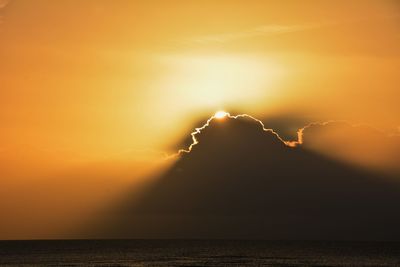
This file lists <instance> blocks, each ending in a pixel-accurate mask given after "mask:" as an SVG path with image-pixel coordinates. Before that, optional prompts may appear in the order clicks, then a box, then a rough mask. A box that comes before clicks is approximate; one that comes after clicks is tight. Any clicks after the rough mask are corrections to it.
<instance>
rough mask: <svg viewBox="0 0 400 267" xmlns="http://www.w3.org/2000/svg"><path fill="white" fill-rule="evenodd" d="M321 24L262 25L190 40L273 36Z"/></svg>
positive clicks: (213, 40) (199, 41) (208, 40)
mask: <svg viewBox="0 0 400 267" xmlns="http://www.w3.org/2000/svg"><path fill="white" fill-rule="evenodd" d="M320 26H321V25H317V24H304V25H278V24H271V25H262V26H259V27H256V28H253V29H249V30H245V31H239V32H230V33H221V34H212V35H205V36H200V37H196V38H192V39H190V41H192V42H194V43H200V44H201V43H213V42H217V43H218V42H219V43H224V42H229V41H234V40H238V39H246V38H253V37H259V36H274V35H279V34H285V33H292V32H299V31H304V30H310V29H315V28H318V27H320Z"/></svg>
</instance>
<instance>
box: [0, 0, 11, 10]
mask: <svg viewBox="0 0 400 267" xmlns="http://www.w3.org/2000/svg"><path fill="white" fill-rule="evenodd" d="M9 3H10V0H0V9H2V8H5V7H6V6H7V5H8V4H9Z"/></svg>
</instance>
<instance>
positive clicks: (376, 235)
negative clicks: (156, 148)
mask: <svg viewBox="0 0 400 267" xmlns="http://www.w3.org/2000/svg"><path fill="white" fill-rule="evenodd" d="M192 137H193V139H194V142H193V145H192V146H191V147H190V149H189V151H184V152H181V155H180V157H179V158H178V160H177V161H176V162H175V164H174V165H173V166H171V167H170V168H169V169H168V170H167V171H166V172H165V173H163V174H162V175H161V176H160V177H158V179H157V180H156V182H155V183H153V184H151V185H149V186H148V188H147V189H146V190H145V191H144V192H142V194H141V196H140V197H138V196H134V197H133V196H128V199H127V200H125V201H124V203H122V204H121V206H120V207H119V208H118V211H114V213H113V214H109V215H108V219H109V220H111V221H108V222H107V225H108V229H107V231H106V232H107V233H108V235H109V236H112V237H135V238H262V239H335V240H337V239H346V240H354V239H373V240H377V239H382V240H389V239H390V240H393V239H394V240H399V239H400V229H399V227H398V225H399V224H400V215H399V213H398V212H397V211H398V203H400V185H399V183H398V181H394V180H390V179H388V178H387V177H386V176H385V175H383V174H378V173H375V172H369V171H365V170H363V169H360V168H355V167H352V166H351V165H348V164H344V163H341V162H338V161H334V160H332V159H330V158H327V157H325V156H322V155H320V154H318V153H314V152H312V151H309V150H307V149H305V148H304V147H303V146H302V145H298V146H291V145H288V144H287V142H285V141H283V140H282V139H281V138H280V137H279V136H278V135H277V134H276V133H275V132H273V131H272V130H266V129H265V128H264V126H263V124H262V123H260V121H258V120H256V119H254V118H252V117H251V116H248V115H241V116H235V117H233V116H230V117H226V118H224V119H222V120H216V119H213V118H211V119H210V120H209V121H208V122H207V123H206V125H205V126H204V127H201V128H199V129H197V130H196V131H195V132H193V133H192ZM130 198H132V199H131V200H129V199H130ZM133 199H134V200H133ZM102 233H103V234H104V233H105V232H104V229H102Z"/></svg>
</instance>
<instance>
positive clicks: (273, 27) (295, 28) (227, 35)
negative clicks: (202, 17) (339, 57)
mask: <svg viewBox="0 0 400 267" xmlns="http://www.w3.org/2000/svg"><path fill="white" fill-rule="evenodd" d="M398 18H399V15H397V14H394V15H385V16H375V17H369V18H353V19H346V20H340V21H325V22H320V23H306V24H292V25H284V24H269V25H261V26H258V27H255V28H251V29H248V30H243V31H235V32H224V33H219V34H210V35H203V36H198V37H194V38H190V39H187V40H186V41H187V42H191V43H197V44H207V43H225V42H231V41H235V40H241V39H249V38H255V37H269V36H276V35H281V34H288V33H296V32H302V31H308V30H313V29H319V28H324V27H330V26H338V25H344V24H352V23H360V22H365V21H380V20H391V19H398Z"/></svg>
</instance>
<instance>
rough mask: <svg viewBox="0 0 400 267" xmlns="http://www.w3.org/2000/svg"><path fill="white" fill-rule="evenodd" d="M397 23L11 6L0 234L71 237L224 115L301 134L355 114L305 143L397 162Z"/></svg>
mask: <svg viewBox="0 0 400 267" xmlns="http://www.w3.org/2000/svg"><path fill="white" fill-rule="evenodd" d="M399 25H400V4H399V3H398V2H397V1H368V0H366V1H332V2H328V1H301V2H300V1H289V0H288V1H255V0H252V1H248V0H247V1H244V0H243V1H238V0H234V1H225V0H221V1H174V0H169V1H161V0H160V1H156V0H150V1H128V0H116V1H105V0H104V1H103V0H96V1H95V0H88V1H78V0H70V1H64V0H60V1H52V0H35V1H30V0H0V59H1V62H0V121H1V125H0V127H1V130H0V179H1V180H0V200H1V201H0V214H1V217H2V218H7V219H4V220H2V221H1V222H0V226H1V227H0V239H14V238H19V239H26V238H59V237H71V235H70V233H71V232H72V230H71V229H75V227H77V225H79V224H80V223H82V222H83V221H85V220H91V219H92V217H93V214H95V213H96V212H97V211H98V210H102V209H105V208H107V207H108V205H111V204H110V203H113V201H116V199H119V197H120V196H121V194H122V192H126V191H127V188H129V189H130V188H132V187H136V186H138V185H137V184H138V183H141V182H143V180H145V177H147V176H148V175H149V174H153V173H155V172H158V171H160V170H161V169H163V168H165V167H166V166H167V165H169V164H171V163H170V162H165V158H166V156H168V155H170V154H174V153H176V152H177V151H178V150H179V149H180V148H182V147H181V144H183V143H184V144H186V143H185V142H184V141H182V140H187V138H189V142H190V140H191V139H190V133H191V132H193V128H194V127H199V126H202V125H203V123H204V122H205V121H206V120H207V119H208V118H209V117H210V116H212V115H213V114H214V113H215V112H216V111H218V110H226V111H227V112H230V113H231V114H250V115H251V116H253V117H255V118H257V119H260V120H261V121H263V123H264V125H265V127H266V128H270V127H272V126H275V125H272V118H273V119H274V120H275V121H276V120H278V121H280V122H282V123H281V125H280V126H279V127H278V126H277V128H278V129H274V130H276V131H277V132H278V133H279V131H281V132H282V136H283V132H288V131H290V133H291V134H289V136H290V137H287V138H288V139H289V138H290V139H293V140H294V141H296V138H297V130H298V129H301V128H303V127H305V126H307V125H309V124H310V123H315V122H317V123H326V122H328V121H344V122H345V123H346V125H347V126H345V128H346V130H345V131H346V132H347V133H348V132H351V133H349V134H345V135H344V137H343V132H344V130H342V128H340V127H339V129H340V130H338V131H339V132H340V133H341V135H340V134H332V132H335V131H328V132H327V133H326V132H324V131H323V130H322V131H320V130H318V131H310V132H311V133H316V132H318V133H317V137H315V138H311V139H312V140H314V142H309V143H308V144H307V147H309V149H311V150H315V151H318V152H319V153H321V154H323V155H329V156H332V157H334V158H335V159H340V160H342V161H345V162H350V163H351V164H355V165H357V166H363V167H365V168H367V167H368V168H371V167H372V168H373V169H374V170H379V171H384V172H387V171H390V172H391V171H393V169H395V171H396V170H397V167H398V166H397V165H398V164H397V163H396V161H395V160H394V159H393V155H395V152H394V150H395V148H396V147H397V146H396V145H392V143H393V142H392V139H390V141H387V140H388V139H386V138H387V137H388V136H389V137H390V136H391V137H393V136H395V137H396V136H397V135H398V134H399V133H400V118H399V114H400V105H399V104H398V101H399V99H400V91H399V88H398V85H399V84H400V73H399V71H400V50H399V47H400V27H399ZM270 121H271V125H270V124H269V122H270ZM329 125H330V126H332V124H329ZM356 125H363V127H367V128H368V129H369V130H368V133H370V132H373V134H371V135H373V136H374V137H373V138H372V137H371V138H370V136H371V135H369V134H364V133H365V132H364V131H362V134H359V132H357V131H354V128H352V127H353V126H356ZM322 128H323V129H326V128H324V127H322ZM308 129H309V128H308ZM349 129H350V130H349ZM357 129H358V128H357ZM321 132H322V133H321ZM336 132H337V131H336ZM375 133H379V134H375ZM310 136H311V135H310ZM332 136H333V137H332ZM349 136H352V138H351V141H349V142H348V143H349V145H347V146H346V147H345V148H343V147H342V146H340V147H338V145H337V144H343V140H344V139H343V138H345V139H346V138H348V137H349ZM382 136H384V137H382ZM389 137H388V138H389ZM305 140H306V139H305ZM315 140H317V141H318V140H319V141H318V142H317V141H315ZM327 140H328V141H327ZM346 140H347V139H346ZM382 140H384V141H382ZM396 140H397V139H396ZM396 142H397V141H394V143H396ZM326 143H329V145H328V146H327V145H325V144H326ZM397 143H398V142H397ZM397 143H396V144H397ZM360 144H361V145H360ZM363 144H372V145H373V147H374V149H373V150H371V148H370V146H368V147H367V148H365V146H363ZM351 151H353V152H351ZM354 151H355V152H354ZM371 151H372V152H371ZM360 155H362V156H360ZM365 155H371V156H365ZM60 207H62V209H60Z"/></svg>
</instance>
